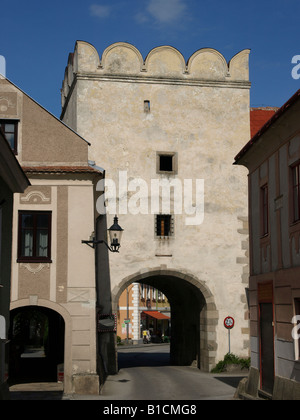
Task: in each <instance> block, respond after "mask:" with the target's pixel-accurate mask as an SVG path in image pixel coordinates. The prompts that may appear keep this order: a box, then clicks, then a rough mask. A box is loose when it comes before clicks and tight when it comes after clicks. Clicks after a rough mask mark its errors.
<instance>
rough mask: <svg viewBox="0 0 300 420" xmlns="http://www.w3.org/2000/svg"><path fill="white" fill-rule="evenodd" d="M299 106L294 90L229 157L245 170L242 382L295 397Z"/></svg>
mask: <svg viewBox="0 0 300 420" xmlns="http://www.w3.org/2000/svg"><path fill="white" fill-rule="evenodd" d="M299 112H300V90H298V91H297V92H296V93H295V94H294V95H293V96H292V97H291V98H290V99H289V100H288V101H287V102H286V103H285V104H284V105H283V106H282V107H281V108H280V109H278V110H277V111H276V113H274V114H273V115H272V116H271V118H270V119H269V120H268V121H267V122H266V123H265V124H264V125H263V126H262V127H261V129H260V130H259V131H258V132H257V133H256V134H255V135H254V136H253V137H252V139H251V141H250V142H248V143H247V144H245V145H244V147H243V148H242V149H241V150H240V152H239V153H238V154H237V155H236V158H235V162H236V164H237V165H244V166H245V167H247V169H248V171H249V174H248V179H249V227H250V279H249V302H250V325H251V328H250V339H251V372H250V376H249V383H250V384H251V386H250V387H248V385H247V387H246V389H247V388H250V389H251V390H252V393H253V396H255V397H256V396H257V395H258V394H261V393H263V394H264V393H267V394H268V395H269V397H270V398H273V399H280V400H294V399H296V400H299V399H300V346H299V343H300V341H299V338H300V335H299V321H300V305H299V303H300V280H299V279H300V255H299V237H300V189H299V187H300V176H299V174H300V124H299ZM242 391H243V388H241V392H242ZM244 391H245V389H244Z"/></svg>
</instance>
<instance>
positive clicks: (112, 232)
mask: <svg viewBox="0 0 300 420" xmlns="http://www.w3.org/2000/svg"><path fill="white" fill-rule="evenodd" d="M123 231H124V229H122V228H121V226H120V225H119V224H118V217H117V216H115V217H114V223H113V225H112V226H111V227H110V228H109V229H108V233H109V238H110V246H109V245H108V243H107V242H106V241H104V240H103V239H101V240H95V238H93V239H91V240H89V241H81V242H82V243H83V244H87V245H88V246H90V247H91V248H95V247H96V245H98V244H104V245H106V247H107V248H108V249H109V250H110V251H111V252H119V249H120V246H121V237H122V233H123Z"/></svg>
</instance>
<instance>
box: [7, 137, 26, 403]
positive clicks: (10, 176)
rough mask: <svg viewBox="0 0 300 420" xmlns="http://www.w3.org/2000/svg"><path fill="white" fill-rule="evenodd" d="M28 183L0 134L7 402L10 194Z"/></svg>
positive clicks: (12, 200)
mask: <svg viewBox="0 0 300 420" xmlns="http://www.w3.org/2000/svg"><path fill="white" fill-rule="evenodd" d="M29 185H30V183H29V180H28V178H27V177H26V175H25V174H24V172H23V171H22V169H21V167H20V165H19V163H18V161H17V160H16V158H15V156H14V153H13V152H12V150H11V148H10V145H9V144H8V142H7V140H6V138H5V137H4V134H3V131H2V130H0V400H5V399H9V391H8V389H9V387H8V370H9V367H8V364H9V340H8V330H9V306H10V285H11V250H12V219H13V202H14V198H13V197H14V194H16V193H20V194H21V193H23V192H24V190H25V189H26V188H27V187H29Z"/></svg>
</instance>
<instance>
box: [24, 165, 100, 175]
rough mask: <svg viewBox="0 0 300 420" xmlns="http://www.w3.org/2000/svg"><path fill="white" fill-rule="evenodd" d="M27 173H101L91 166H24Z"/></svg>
mask: <svg viewBox="0 0 300 420" xmlns="http://www.w3.org/2000/svg"><path fill="white" fill-rule="evenodd" d="M22 168H23V171H24V172H26V173H38V172H43V173H99V171H97V170H96V169H93V168H91V167H90V166H23V167H22Z"/></svg>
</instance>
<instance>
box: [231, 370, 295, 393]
mask: <svg viewBox="0 0 300 420" xmlns="http://www.w3.org/2000/svg"><path fill="white" fill-rule="evenodd" d="M259 383H260V374H259V370H258V369H255V368H252V367H251V368H250V372H249V376H248V378H244V379H242V380H241V382H240V383H239V386H238V387H237V389H236V392H235V398H238V399H244V400H261V399H266V396H265V393H264V392H263V391H260V389H259ZM269 399H271V400H273V401H299V400H300V382H297V381H294V380H292V379H288V378H283V377H280V376H275V380H274V388H273V394H272V395H270V396H269Z"/></svg>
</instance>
